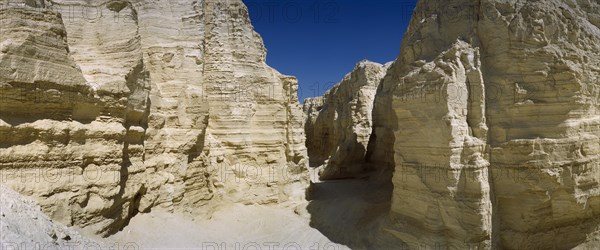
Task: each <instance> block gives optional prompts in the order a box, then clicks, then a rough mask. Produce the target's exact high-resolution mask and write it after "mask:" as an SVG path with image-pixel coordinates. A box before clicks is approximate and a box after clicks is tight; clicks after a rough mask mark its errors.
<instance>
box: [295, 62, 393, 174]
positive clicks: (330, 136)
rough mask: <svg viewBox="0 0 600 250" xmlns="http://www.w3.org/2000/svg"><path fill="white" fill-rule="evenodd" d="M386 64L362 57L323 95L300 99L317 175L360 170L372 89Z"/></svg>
mask: <svg viewBox="0 0 600 250" xmlns="http://www.w3.org/2000/svg"><path fill="white" fill-rule="evenodd" d="M388 66H389V65H381V64H378V63H374V62H369V61H362V62H359V63H358V64H356V67H355V68H354V70H353V71H352V72H351V73H349V74H348V75H346V76H345V77H344V79H343V80H342V81H341V82H340V83H338V84H336V85H335V86H333V87H332V88H331V89H330V90H328V91H327V92H326V93H325V94H324V95H323V96H321V97H315V98H308V99H306V100H305V101H304V108H303V109H304V112H305V113H306V116H307V118H306V119H307V121H306V124H305V133H306V135H307V141H306V145H307V149H308V156H309V158H310V165H311V166H312V167H320V172H319V176H320V178H321V179H323V180H326V179H335V178H347V177H352V176H356V175H358V174H363V173H364V172H365V171H367V170H369V169H368V166H367V159H366V158H367V148H368V144H369V139H370V138H371V129H372V127H373V122H372V114H371V112H372V110H373V102H374V100H375V92H376V91H377V87H378V86H379V83H380V82H381V79H382V78H383V76H384V75H385V72H386V70H387V67H388Z"/></svg>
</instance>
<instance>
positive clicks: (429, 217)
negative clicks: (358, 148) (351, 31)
mask: <svg viewBox="0 0 600 250" xmlns="http://www.w3.org/2000/svg"><path fill="white" fill-rule="evenodd" d="M599 10H600V4H598V2H595V1H568V0H565V1H562V0H548V1H524V0H523V1H521V0H516V1H503V0H482V1H463V0H456V1H438V0H433V1H431V0H427V1H425V0H423V1H419V2H418V4H417V7H416V10H415V12H414V14H413V18H412V21H411V22H410V26H409V28H408V31H407V32H406V35H405V38H404V41H403V44H402V49H401V54H400V56H399V57H398V59H397V61H396V62H394V64H393V65H392V66H391V68H390V69H389V70H388V72H387V75H386V76H385V78H384V80H383V82H382V85H381V90H380V91H379V92H378V93H377V96H376V101H375V107H374V111H373V119H374V121H373V122H374V129H373V133H374V135H375V136H376V140H374V141H375V143H374V147H373V148H372V150H373V151H372V152H371V153H372V155H373V156H375V155H378V156H383V157H385V156H389V157H387V158H381V159H383V160H382V164H390V163H391V164H393V166H394V167H395V172H394V176H393V183H394V191H393V197H392V205H391V211H390V221H389V223H388V225H387V226H384V227H383V232H386V233H389V234H391V235H393V236H394V237H395V238H396V239H398V240H400V241H402V242H404V243H406V244H407V245H408V246H409V247H414V248H422V247H429V248H439V247H449V248H458V249H465V248H468V249H473V248H483V249H487V248H499V249H525V248H560V249H565V248H572V247H575V246H577V245H578V244H580V243H582V242H583V241H585V240H586V237H588V236H589V235H590V234H592V233H593V231H595V230H598V229H599V226H600V112H599V110H600V106H599V102H598V101H599V100H600V83H599V79H600V78H599V77H600V67H599V66H598V65H600V53H599V52H600V23H599V22H598V11H599ZM390 151H391V152H393V154H389V152H390Z"/></svg>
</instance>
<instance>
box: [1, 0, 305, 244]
mask: <svg viewBox="0 0 600 250" xmlns="http://www.w3.org/2000/svg"><path fill="white" fill-rule="evenodd" d="M34 2H35V3H34ZM23 3H24V4H18V3H16V1H11V2H9V3H5V4H4V5H3V6H2V8H1V9H0V22H1V24H2V25H1V27H2V28H0V45H1V54H0V65H2V67H0V88H1V89H0V90H1V98H2V99H0V102H1V103H0V119H1V120H0V133H1V135H0V136H1V137H0V156H1V157H0V170H1V173H2V182H3V183H5V184H7V185H9V186H11V187H12V188H14V189H15V190H17V191H18V192H20V193H23V194H26V195H29V196H32V197H34V198H36V199H37V200H38V201H39V202H40V205H41V207H42V208H43V209H44V211H45V212H47V213H49V214H50V215H51V217H52V218H54V219H56V220H58V221H60V222H62V223H64V224H67V225H78V226H84V227H90V228H93V229H94V230H95V231H97V232H98V233H102V234H110V233H113V232H114V231H115V230H118V229H120V228H121V227H122V226H123V225H124V224H125V223H126V222H127V220H128V219H129V218H131V217H132V216H133V215H135V214H136V213H138V212H146V211H149V210H150V209H151V208H153V207H156V206H161V207H165V208H168V209H181V210H189V211H194V212H196V213H200V214H202V213H207V212H209V211H210V209H196V208H199V207H202V206H204V207H207V205H210V204H211V200H228V201H232V202H244V203H261V204H263V203H276V202H282V201H285V200H288V199H294V198H299V196H298V195H299V194H297V192H293V190H295V189H292V188H290V186H294V185H300V187H301V186H302V185H303V184H302V182H303V181H304V177H303V176H304V174H302V173H303V171H304V165H305V164H306V148H305V146H304V132H303V113H302V110H301V107H300V105H299V104H298V99H297V81H296V79H295V78H293V77H290V76H284V75H281V74H280V73H278V72H277V71H275V70H274V69H272V68H270V67H269V66H268V65H266V63H265V53H266V50H265V48H264V45H263V43H262V39H261V38H260V36H259V35H258V34H257V33H256V32H254V31H253V28H252V25H251V24H250V21H249V18H248V11H247V9H246V7H245V6H244V5H243V3H242V2H241V0H232V1H226V2H222V1H216V0H214V1H213V0H209V1H178V2H173V1H166V0H165V1H110V2H89V1H83V0H56V1H24V2H23ZM34 7H35V8H34ZM216 203H218V202H216Z"/></svg>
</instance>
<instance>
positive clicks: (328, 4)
mask: <svg viewBox="0 0 600 250" xmlns="http://www.w3.org/2000/svg"><path fill="white" fill-rule="evenodd" d="M243 1H244V3H245V4H246V5H247V6H248V9H249V11H250V18H251V19H252V24H253V25H254V28H255V30H256V31H257V32H259V33H260V34H261V36H262V37H263V40H264V42H265V46H266V47H267V49H268V54H267V63H268V64H269V65H270V66H272V67H274V68H275V69H277V70H279V71H280V72H281V73H283V74H286V75H293V76H296V77H298V80H299V91H298V95H299V96H300V102H303V100H304V98H307V97H313V96H318V95H322V94H323V93H324V92H325V91H326V90H328V89H329V88H330V87H331V86H332V85H333V84H335V83H337V82H339V81H340V80H341V79H342V78H343V77H344V75H346V74H347V73H349V72H350V71H351V70H352V69H353V68H354V65H355V64H356V63H357V62H359V61H361V60H363V59H368V60H371V61H375V62H379V63H386V62H389V61H393V60H395V59H396V57H397V56H398V54H399V53H400V42H401V41H402V36H403V35H404V32H405V31H406V27H407V26H408V22H409V21H410V17H411V14H412V10H413V9H414V6H415V2H416V0H368V1H367V0H243Z"/></svg>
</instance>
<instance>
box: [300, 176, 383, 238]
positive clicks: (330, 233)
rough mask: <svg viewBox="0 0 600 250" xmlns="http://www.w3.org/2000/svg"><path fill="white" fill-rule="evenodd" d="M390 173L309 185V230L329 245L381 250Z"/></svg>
mask: <svg viewBox="0 0 600 250" xmlns="http://www.w3.org/2000/svg"><path fill="white" fill-rule="evenodd" d="M392 189H393V185H392V171H391V170H389V169H386V170H378V171H373V172H371V173H368V174H365V175H364V177H362V178H356V179H343V180H329V181H323V182H319V183H312V184H311V186H310V188H309V189H308V190H307V197H308V199H309V204H308V207H307V209H308V212H309V213H310V215H311V220H310V226H311V227H313V228H315V229H317V230H319V231H320V232H321V233H323V234H324V235H325V236H327V237H328V238H329V240H331V241H332V242H335V243H338V244H343V245H346V246H348V247H350V248H352V249H373V248H381V247H383V246H384V242H386V240H385V239H384V238H386V236H385V233H382V230H381V229H380V228H381V224H382V223H385V221H386V218H387V214H388V212H389V209H390V205H391V197H392Z"/></svg>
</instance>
